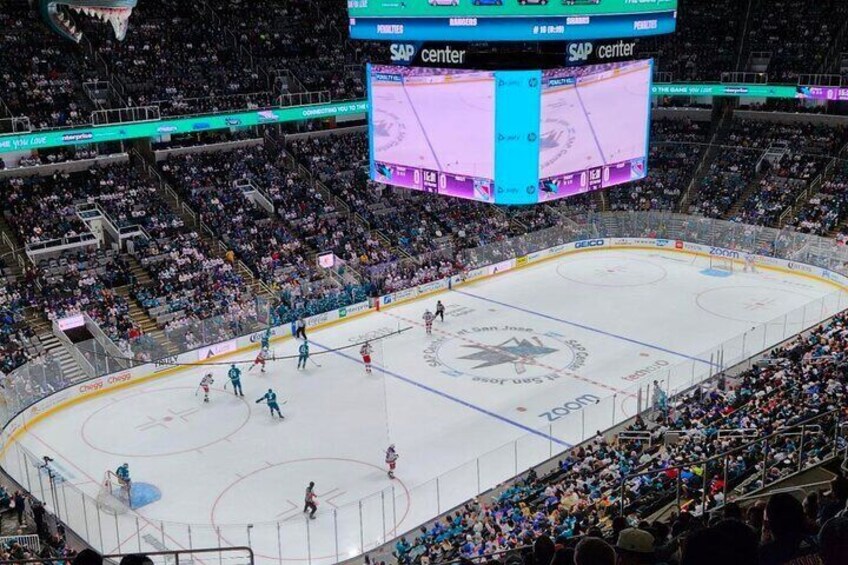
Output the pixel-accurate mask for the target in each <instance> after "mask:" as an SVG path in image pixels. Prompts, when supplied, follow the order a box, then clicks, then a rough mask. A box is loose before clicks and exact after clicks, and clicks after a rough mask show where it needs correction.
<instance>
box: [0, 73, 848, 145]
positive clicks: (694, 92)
mask: <svg viewBox="0 0 848 565" xmlns="http://www.w3.org/2000/svg"><path fill="white" fill-rule="evenodd" d="M651 94H652V95H653V96H736V97H740V98H794V99H799V100H848V89H837V88H830V87H799V86H794V85H770V84H719V83H654V84H653V86H652V88H651ZM367 110H368V101H367V100H351V101H348V102H338V103H332V104H313V105H308V106H295V107H291V108H273V109H270V110H263V111H253V112H239V113H233V114H216V115H209V116H201V117H192V118H173V119H164V120H157V121H153V122H135V123H126V124H119V125H109V126H101V127H93V126H92V127H85V128H74V129H61V130H48V131H35V132H29V133H23V134H20V133H15V134H6V135H0V153H9V152H12V151H27V150H31V149H42V148H48V147H65V146H69V145H82V144H87V143H101V142H105V141H119V140H122V139H135V138H140V137H158V136H162V135H174V134H180V133H191V132H197V131H205V130H210V131H211V130H219V129H227V128H233V127H247V126H256V125H265V124H278V123H286V122H297V121H302V120H311V119H322V118H331V117H338V116H349V115H354V114H365V113H366V112H367Z"/></svg>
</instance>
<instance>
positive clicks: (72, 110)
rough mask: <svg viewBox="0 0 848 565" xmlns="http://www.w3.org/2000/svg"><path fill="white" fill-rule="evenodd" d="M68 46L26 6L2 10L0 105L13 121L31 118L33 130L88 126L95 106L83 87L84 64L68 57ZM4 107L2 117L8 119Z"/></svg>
mask: <svg viewBox="0 0 848 565" xmlns="http://www.w3.org/2000/svg"><path fill="white" fill-rule="evenodd" d="M67 48H68V46H67V44H66V43H65V41H64V40H63V39H61V38H60V37H59V36H57V35H55V34H53V33H51V32H49V31H47V30H46V28H45V27H44V24H43V23H42V21H41V19H40V17H39V16H38V14H37V12H35V11H32V10H30V9H29V8H28V6H27V3H26V2H4V3H3V6H2V8H0V81H2V84H3V91H2V92H1V93H0V101H2V102H3V103H4V104H5V106H6V108H8V111H9V115H11V116H27V117H28V118H29V120H30V126H31V127H32V128H37V129H41V128H51V127H71V126H75V125H79V124H85V123H89V121H90V119H91V111H92V110H93V106H92V104H91V102H90V101H89V100H88V99H87V98H86V97H85V94H84V92H83V90H82V83H83V82H84V81H85V80H86V78H87V77H88V76H89V70H88V68H87V66H86V65H85V63H84V61H81V60H80V59H79V58H77V57H75V56H66V52H67ZM5 117H6V116H5V115H4V112H3V111H2V105H0V118H5Z"/></svg>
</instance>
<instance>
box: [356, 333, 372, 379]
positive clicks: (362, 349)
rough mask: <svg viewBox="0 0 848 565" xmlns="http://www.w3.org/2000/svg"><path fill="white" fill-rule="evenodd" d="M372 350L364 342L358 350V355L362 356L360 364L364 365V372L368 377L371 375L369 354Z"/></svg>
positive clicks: (369, 345) (369, 344) (368, 344)
mask: <svg viewBox="0 0 848 565" xmlns="http://www.w3.org/2000/svg"><path fill="white" fill-rule="evenodd" d="M372 351H373V348H372V347H371V343H370V342H367V341H366V342H365V343H364V344H363V345H362V347H360V348H359V354H360V355H362V362H363V363H364V364H365V372H366V373H368V374H369V375H370V374H371V353H372Z"/></svg>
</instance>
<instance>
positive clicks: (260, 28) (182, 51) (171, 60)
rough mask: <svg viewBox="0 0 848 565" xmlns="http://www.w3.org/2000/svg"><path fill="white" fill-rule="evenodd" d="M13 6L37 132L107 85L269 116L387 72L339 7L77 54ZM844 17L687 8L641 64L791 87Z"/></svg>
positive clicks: (201, 7) (88, 22)
mask: <svg viewBox="0 0 848 565" xmlns="http://www.w3.org/2000/svg"><path fill="white" fill-rule="evenodd" d="M9 4H10V6H9V7H8V8H6V7H4V10H2V12H3V14H0V30H2V33H0V47H3V48H2V49H0V69H2V71H0V77H2V78H3V79H4V84H5V85H6V88H5V90H4V93H3V95H2V96H0V100H3V102H5V105H6V107H8V109H9V112H10V114H11V115H13V116H28V117H29V118H30V120H31V122H32V125H33V127H35V128H44V127H64V126H71V125H78V124H84V123H89V121H90V118H91V112H92V110H94V109H95V103H94V102H92V100H90V99H89V96H88V94H86V91H85V90H84V89H83V83H84V82H87V81H92V80H97V81H100V82H99V84H100V85H101V86H102V85H105V84H106V82H107V81H108V80H109V79H110V78H111V77H112V76H114V77H116V81H117V82H116V84H113V85H112V86H111V87H106V88H108V90H109V93H108V95H107V96H106V97H105V98H103V99H102V100H105V101H106V103H107V104H111V105H112V106H114V107H121V106H141V105H158V106H159V107H160V110H161V112H162V113H163V114H165V115H174V114H196V113H207V112H214V111H225V110H237V109H243V108H244V109H247V108H254V109H255V108H265V107H269V106H273V105H276V104H278V102H279V95H280V94H283V93H302V92H304V91H311V92H317V91H326V92H328V93H329V96H330V97H331V98H332V99H337V100H339V99H354V98H362V97H363V96H365V85H364V64H365V63H366V62H371V61H374V62H384V63H385V62H388V61H389V55H388V49H387V45H386V44H385V43H374V42H365V41H352V40H350V39H349V38H348V24H349V22H348V18H347V9H346V4H345V3H344V2H343V1H342V0H320V1H312V2H288V3H283V4H280V3H278V2H272V1H270V0H262V1H259V2H246V1H245V0H228V1H227V2H221V3H216V4H214V5H205V4H196V3H190V2H189V3H187V2H180V1H179V0H149V1H146V2H144V3H139V5H138V6H136V7H135V9H134V13H133V15H132V16H131V19H130V22H129V31H128V33H127V35H126V38H125V39H124V40H123V41H117V40H116V39H115V37H114V34H113V32H112V30H111V29H110V27H109V26H108V25H104V24H103V23H102V22H100V21H97V20H96V19H95V18H91V17H88V16H84V15H82V14H76V15H75V16H74V19H75V21H76V23H77V26H78V27H79V28H80V29H81V30H82V31H83V33H84V39H83V42H82V43H81V44H80V45H74V44H71V43H70V42H67V41H65V40H64V39H61V38H60V37H59V36H57V35H56V34H54V33H52V32H51V31H49V30H48V29H47V28H46V26H45V25H44V24H43V22H42V21H41V19H40V15H39V14H38V12H37V11H36V10H33V9H31V8H29V7H28V6H27V5H26V3H14V2H12V3H9ZM790 6H792V8H791V9H790ZM847 18H848V8H846V7H845V6H844V3H843V2H839V1H837V0H828V1H826V2H817V3H811V4H805V5H802V6H795V5H794V4H792V3H791V2H790V1H789V0H779V2H778V5H777V6H774V5H773V3H772V2H770V0H769V1H766V0H746V1H745V2H742V3H741V4H740V3H739V2H735V1H733V0H720V1H718V2H712V3H710V4H703V3H697V2H695V3H688V4H687V3H683V4H681V6H680V7H679V10H678V25H677V32H676V33H674V34H669V35H666V36H658V37H649V38H644V39H640V40H639V42H638V47H637V53H640V54H642V53H643V54H644V55H646V56H647V55H650V56H653V57H655V58H656V70H657V71H658V72H659V73H661V76H662V77H663V79H664V80H673V81H716V80H719V79H720V78H721V74H722V73H724V72H732V71H752V70H755V69H754V68H753V67H752V68H749V65H748V57H749V56H750V54H751V53H754V52H768V53H770V57H771V59H770V63H769V66H768V75H769V79H770V80H771V81H772V82H780V81H784V82H785V81H793V80H795V79H796V78H797V76H798V75H799V74H802V73H822V74H827V73H836V72H839V69H838V68H836V65H837V63H838V57H830V58H828V57H827V55H828V50H829V48H830V47H831V46H832V45H834V43H835V42H836V41H837V38H838V32H839V30H840V29H841V28H842V26H843V25H844V24H845V22H846V19H847ZM99 102H101V100H98V103H99Z"/></svg>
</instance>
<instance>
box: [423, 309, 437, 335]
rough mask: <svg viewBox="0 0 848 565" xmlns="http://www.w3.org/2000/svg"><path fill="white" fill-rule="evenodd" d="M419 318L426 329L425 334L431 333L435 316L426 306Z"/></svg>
mask: <svg viewBox="0 0 848 565" xmlns="http://www.w3.org/2000/svg"><path fill="white" fill-rule="evenodd" d="M421 318H422V319H423V320H424V328H425V329H426V330H427V335H430V334H432V333H433V320H435V319H436V317H435V316H434V315H433V313H432V312H430V309H429V308H428V309H427V310H425V311H424V315H423V316H421Z"/></svg>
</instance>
